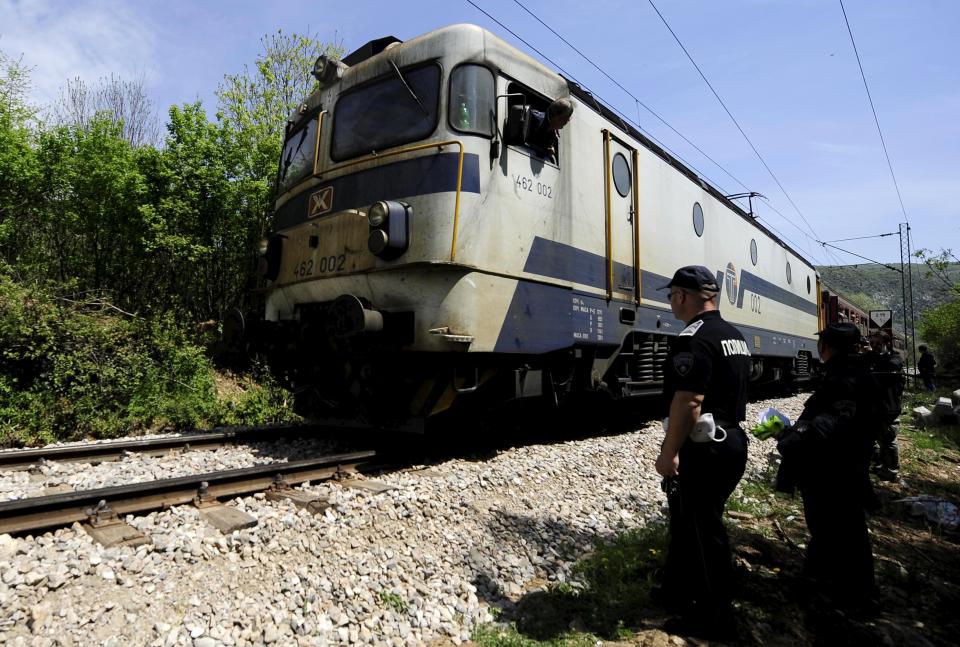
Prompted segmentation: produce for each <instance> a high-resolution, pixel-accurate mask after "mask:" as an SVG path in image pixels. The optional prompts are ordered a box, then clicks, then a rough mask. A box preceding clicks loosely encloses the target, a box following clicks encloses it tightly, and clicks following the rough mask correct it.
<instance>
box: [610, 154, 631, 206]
mask: <svg viewBox="0 0 960 647" xmlns="http://www.w3.org/2000/svg"><path fill="white" fill-rule="evenodd" d="M613 185H614V186H615V187H617V193H619V194H620V196H621V197H623V198H625V197H627V196H628V195H630V164H628V163H627V158H626V157H624V156H623V153H617V154H616V155H614V156H613Z"/></svg>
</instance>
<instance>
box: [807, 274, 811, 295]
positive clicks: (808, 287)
mask: <svg viewBox="0 0 960 647" xmlns="http://www.w3.org/2000/svg"><path fill="white" fill-rule="evenodd" d="M807 294H810V277H809V276H808V277H807Z"/></svg>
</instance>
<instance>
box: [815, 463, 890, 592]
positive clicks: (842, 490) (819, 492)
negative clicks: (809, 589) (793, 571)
mask: <svg viewBox="0 0 960 647" xmlns="http://www.w3.org/2000/svg"><path fill="white" fill-rule="evenodd" d="M863 478H864V479H866V480H867V483H866V487H869V477H868V476H866V474H865V473H864V474H863ZM833 485H834V486H833V487H829V488H828V487H825V486H824V485H822V484H821V483H814V484H810V485H807V486H806V487H801V488H800V491H801V493H802V494H803V514H804V517H805V518H806V520H807V528H808V529H809V530H810V543H809V544H808V546H807V558H806V562H805V563H804V573H805V574H806V575H807V576H809V577H812V578H814V579H815V580H817V582H819V584H820V587H821V590H822V591H823V592H824V593H826V594H827V595H830V596H831V597H832V598H834V599H835V600H837V601H838V602H841V603H850V604H857V603H860V602H864V601H866V600H867V599H869V597H870V595H871V594H872V593H873V590H874V575H873V552H872V550H871V546H870V535H869V534H868V532H867V518H866V512H865V509H864V508H865V504H864V502H863V501H862V497H858V496H857V493H858V492H859V491H860V490H861V489H863V488H864V487H865V485H864V484H863V483H859V482H854V481H851V482H849V483H846V484H839V486H838V485H837V484H833Z"/></svg>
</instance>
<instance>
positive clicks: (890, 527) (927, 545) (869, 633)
mask: <svg viewBox="0 0 960 647" xmlns="http://www.w3.org/2000/svg"><path fill="white" fill-rule="evenodd" d="M906 431H907V433H901V437H900V446H901V455H902V472H901V477H902V480H901V482H900V483H897V484H894V483H888V482H884V481H877V480H875V481H874V486H875V490H876V492H877V495H878V498H879V499H880V504H881V507H880V509H879V510H878V511H877V512H876V513H874V514H873V515H872V517H871V519H870V523H869V526H870V533H871V539H872V541H873V550H874V555H875V571H876V577H877V584H878V588H879V599H878V602H879V604H878V608H877V611H876V612H875V613H871V614H866V615H864V616H860V617H853V616H851V615H849V614H847V613H844V612H843V611H841V610H839V609H836V608H834V607H833V606H832V605H830V604H829V603H827V602H825V601H823V600H822V599H820V600H818V599H817V597H816V596H812V595H811V594H810V593H807V592H805V588H804V587H803V586H802V581H798V580H797V579H796V576H797V575H798V574H799V573H800V570H801V567H802V560H803V554H804V548H805V542H806V540H807V534H806V526H805V525H804V521H803V514H802V508H801V504H800V501H799V499H793V500H791V499H784V498H779V497H778V498H776V499H775V500H772V502H771V506H770V508H769V512H768V513H767V514H751V513H749V512H740V513H737V512H733V513H731V517H732V520H733V523H734V524H736V525H732V527H731V542H732V544H733V545H734V555H735V560H736V562H737V564H738V566H739V567H740V568H739V570H740V572H741V575H742V577H743V581H742V583H741V584H742V586H741V596H740V597H741V601H740V603H739V611H738V613H739V616H740V617H739V620H740V628H741V634H742V635H741V640H740V643H739V644H746V645H751V644H754V645H797V644H808V645H890V646H891V647H892V646H895V645H896V646H900V645H956V644H958V642H960V537H958V535H956V534H950V533H947V532H946V531H944V530H943V529H941V528H940V527H937V526H933V525H931V524H930V523H928V522H927V521H926V520H925V519H924V518H922V517H913V516H911V515H910V509H909V506H908V505H906V504H904V503H898V502H897V501H898V500H899V499H903V498H905V497H910V496H917V495H923V494H926V495H937V496H942V497H944V498H947V499H950V500H952V501H954V502H956V501H958V500H960V496H958V495H960V454H958V453H957V452H956V451H955V450H953V449H948V448H941V449H939V450H938V451H925V450H922V449H918V448H917V447H915V446H914V444H915V443H917V442H918V436H920V440H922V436H923V432H916V431H912V430H910V429H906ZM638 638H640V636H638ZM639 642H640V644H643V642H644V641H643V639H642V638H641V640H640V641H639ZM651 644H652V643H651ZM695 644H701V643H699V642H698V643H695Z"/></svg>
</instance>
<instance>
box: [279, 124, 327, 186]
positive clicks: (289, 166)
mask: <svg viewBox="0 0 960 647" xmlns="http://www.w3.org/2000/svg"><path fill="white" fill-rule="evenodd" d="M316 149H317V118H316V117H314V118H313V119H311V120H310V121H308V122H307V123H306V124H305V125H304V126H303V127H302V128H300V129H299V130H296V131H294V132H293V134H292V135H291V136H290V138H289V139H287V143H286V144H284V145H283V154H282V155H281V156H280V178H279V182H278V185H279V191H278V194H283V193H284V192H285V191H287V190H288V189H290V188H291V187H293V186H294V185H295V184H297V183H298V182H299V181H300V180H302V179H303V178H305V177H307V176H308V175H310V174H311V173H312V172H313V160H314V153H315V151H316Z"/></svg>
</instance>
